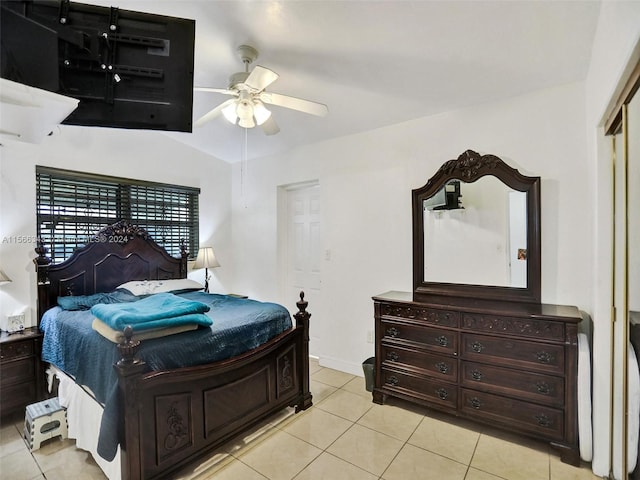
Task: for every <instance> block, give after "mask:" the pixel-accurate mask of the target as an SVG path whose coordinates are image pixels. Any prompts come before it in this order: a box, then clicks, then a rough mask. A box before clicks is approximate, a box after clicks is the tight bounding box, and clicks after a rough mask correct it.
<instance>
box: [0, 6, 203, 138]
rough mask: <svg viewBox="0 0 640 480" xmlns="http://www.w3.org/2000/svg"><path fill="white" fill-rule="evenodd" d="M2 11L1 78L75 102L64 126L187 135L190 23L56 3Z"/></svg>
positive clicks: (192, 27) (192, 30)
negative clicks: (100, 127) (182, 133)
mask: <svg viewBox="0 0 640 480" xmlns="http://www.w3.org/2000/svg"><path fill="white" fill-rule="evenodd" d="M1 5H2V10H1V12H0V15H1V18H2V25H1V26H2V29H1V30H0V45H1V49H2V51H1V54H0V58H1V60H2V61H1V68H0V76H1V77H3V78H6V79H8V80H13V81H15V82H19V83H23V84H26V85H30V86H33V87H38V88H42V89H44V90H49V91H53V92H55V93H59V94H61V95H66V96H69V97H73V98H77V99H78V100H80V103H79V105H78V108H77V109H76V110H75V111H74V112H72V113H71V115H69V117H67V119H66V120H65V121H64V122H63V123H65V124H71V125H88V126H102V127H116V128H138V129H151V130H174V131H183V132H191V131H192V116H193V113H192V112H193V64H194V42H195V21H194V20H189V19H183V18H176V17H168V16H163V15H154V14H149V13H142V12H133V11H130V10H121V9H118V8H114V7H111V8H109V7H98V6H94V5H85V4H81V3H75V2H68V1H59V0H58V1H55V0H49V1H13V0H2V2H1ZM52 57H53V58H52Z"/></svg>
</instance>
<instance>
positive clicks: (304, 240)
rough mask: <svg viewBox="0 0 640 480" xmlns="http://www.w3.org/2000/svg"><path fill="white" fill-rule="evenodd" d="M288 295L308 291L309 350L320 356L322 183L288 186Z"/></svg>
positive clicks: (296, 294) (306, 293)
mask: <svg viewBox="0 0 640 480" xmlns="http://www.w3.org/2000/svg"><path fill="white" fill-rule="evenodd" d="M286 197H287V201H286V205H287V242H286V244H287V252H286V262H287V265H286V272H287V273H286V291H287V298H297V297H298V295H299V293H300V291H301V290H302V291H304V293H305V300H307V301H308V302H309V312H311V314H312V318H311V324H310V325H311V326H310V332H309V337H310V343H309V351H310V354H311V355H314V356H317V352H318V346H319V341H320V339H319V338H318V335H317V332H318V331H319V329H318V328H315V327H314V318H315V319H319V318H320V315H319V313H320V310H321V300H320V287H321V265H322V264H321V253H320V248H321V247H320V245H321V244H320V234H321V225H320V186H319V185H318V184H317V183H315V184H311V185H305V186H302V187H293V188H289V189H287V196H286Z"/></svg>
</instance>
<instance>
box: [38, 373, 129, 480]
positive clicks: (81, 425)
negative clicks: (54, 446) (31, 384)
mask: <svg viewBox="0 0 640 480" xmlns="http://www.w3.org/2000/svg"><path fill="white" fill-rule="evenodd" d="M49 375H55V376H56V377H57V378H58V380H59V381H60V384H59V386H58V399H59V401H60V405H62V406H63V407H65V408H66V409H67V423H68V427H69V438H71V439H75V441H76V447H78V448H80V449H82V450H85V451H87V452H89V453H91V456H92V457H93V458H94V460H95V462H96V463H97V464H98V466H99V467H100V468H101V469H102V471H103V472H104V474H105V475H106V476H107V478H108V479H109V480H120V479H121V471H120V447H118V451H117V453H116V456H115V458H114V459H113V460H112V461H110V462H108V461H106V460H105V459H104V458H102V457H101V456H100V455H98V433H99V432H100V421H101V420H102V410H103V409H102V405H100V403H98V401H97V400H95V399H94V398H93V397H92V396H91V395H90V394H89V393H87V392H86V391H85V390H84V389H83V388H82V387H80V386H79V385H78V384H77V383H76V382H75V381H74V380H73V379H72V378H71V377H69V376H68V375H67V374H65V373H64V372H62V371H60V370H59V369H57V368H55V367H53V366H52V367H50V372H49Z"/></svg>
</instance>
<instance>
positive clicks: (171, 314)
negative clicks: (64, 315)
mask: <svg viewBox="0 0 640 480" xmlns="http://www.w3.org/2000/svg"><path fill="white" fill-rule="evenodd" d="M210 308H211V307H209V305H207V304H205V303H202V302H196V301H193V300H189V299H186V298H182V297H179V296H177V295H173V294H172V293H158V294H156V295H149V296H148V297H146V298H143V299H142V300H139V301H137V302H131V303H109V304H106V303H99V304H98V305H94V306H93V307H91V313H92V314H93V315H95V317H96V318H98V319H100V320H102V321H103V322H104V323H105V324H107V325H108V326H110V327H111V328H113V329H114V330H124V327H126V326H127V325H131V328H132V329H133V331H134V332H136V331H140V330H147V329H150V328H166V327H177V326H179V325H185V324H193V323H195V324H197V325H203V326H205V327H208V326H209V325H211V323H212V322H211V319H210V318H209V317H207V316H206V315H203V314H204V313H206V312H208V311H209V310H210Z"/></svg>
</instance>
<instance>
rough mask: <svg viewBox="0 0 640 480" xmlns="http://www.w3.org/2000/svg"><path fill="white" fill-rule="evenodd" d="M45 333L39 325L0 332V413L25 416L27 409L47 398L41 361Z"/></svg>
mask: <svg viewBox="0 0 640 480" xmlns="http://www.w3.org/2000/svg"><path fill="white" fill-rule="evenodd" d="M41 346H42V333H40V332H39V331H38V329H37V328H35V327H32V328H26V329H25V330H23V331H21V332H18V333H12V334H8V333H7V332H2V333H1V334H0V415H1V416H2V418H8V417H10V416H13V415H22V416H24V408H25V407H26V406H27V405H29V404H31V403H35V402H38V401H40V400H42V398H43V397H44V388H43V385H44V382H43V376H44V374H43V369H42V363H41V361H40V352H41Z"/></svg>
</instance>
